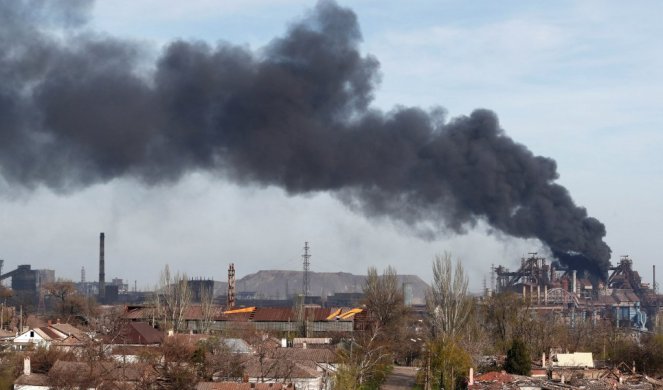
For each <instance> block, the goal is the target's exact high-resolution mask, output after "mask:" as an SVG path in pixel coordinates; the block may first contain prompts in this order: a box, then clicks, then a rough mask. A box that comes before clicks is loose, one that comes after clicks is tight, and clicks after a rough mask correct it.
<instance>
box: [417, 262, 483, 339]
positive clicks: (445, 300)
mask: <svg viewBox="0 0 663 390" xmlns="http://www.w3.org/2000/svg"><path fill="white" fill-rule="evenodd" d="M467 284H468V279H467V275H465V270H464V269H463V266H462V265H461V264H460V261H456V266H455V269H454V266H453V265H452V262H451V254H449V253H445V254H444V255H442V256H439V255H438V256H435V260H434V261H433V285H432V287H431V289H430V290H429V292H428V294H427V296H426V306H427V308H428V312H429V315H430V318H431V322H432V326H433V329H432V330H433V333H434V336H436V337H442V338H443V339H455V338H456V337H457V336H459V335H460V333H461V332H462V330H463V329H464V327H465V325H466V323H467V320H468V318H469V315H470V312H471V311H472V303H473V302H472V299H471V298H470V297H469V296H468V292H467Z"/></svg>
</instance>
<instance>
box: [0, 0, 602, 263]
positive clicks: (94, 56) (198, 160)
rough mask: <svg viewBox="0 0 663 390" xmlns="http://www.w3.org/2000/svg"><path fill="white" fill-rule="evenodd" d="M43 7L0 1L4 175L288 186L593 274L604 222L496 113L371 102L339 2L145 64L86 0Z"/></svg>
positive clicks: (369, 66) (24, 181)
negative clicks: (544, 250)
mask: <svg viewBox="0 0 663 390" xmlns="http://www.w3.org/2000/svg"><path fill="white" fill-rule="evenodd" d="M49 3H50V2H48V1H46V0H42V1H27V0H23V1H17V0H0V45H1V47H0V172H1V174H2V177H3V178H4V179H5V180H6V181H7V182H8V183H10V184H14V185H19V186H23V187H28V188H34V187H38V186H47V187H49V188H52V189H53V190H55V191H61V192H67V191H73V190H76V189H78V188H81V187H83V186H86V185H90V184H94V183H99V182H106V181H109V180H112V179H114V178H117V177H127V176H130V177H135V178H138V179H139V180H141V181H143V182H145V183H147V184H154V183H162V182H173V181H176V180H178V178H180V177H181V176H182V175H184V174H186V173H187V172H191V171H193V170H205V171H211V172H215V173H220V174H222V175H224V176H226V177H228V178H230V179H232V180H235V181H238V182H240V183H258V184H260V185H275V186H279V187H282V188H284V189H285V190H286V191H287V192H288V193H290V194H300V193H310V192H316V191H330V192H333V193H335V194H336V195H337V196H338V197H339V198H340V199H342V200H343V201H344V202H345V203H346V204H347V205H349V206H350V207H353V208H355V209H359V210H361V211H362V212H363V213H365V214H366V215H369V216H383V217H389V218H393V219H396V220H400V221H404V222H406V223H407V224H409V225H410V226H412V227H413V228H414V229H416V230H418V231H427V232H429V233H431V234H433V235H435V234H440V233H442V232H444V231H447V230H449V229H451V230H453V231H458V232H462V231H464V229H466V228H468V227H471V226H473V225H474V224H476V223H477V221H479V220H485V221H487V222H488V223H489V224H490V225H491V226H492V227H494V228H496V229H498V230H500V231H502V232H505V233H507V234H509V235H512V236H515V237H523V238H532V237H536V238H538V239H539V240H541V241H542V242H543V243H545V244H546V245H547V246H549V247H550V248H551V250H552V251H553V252H554V253H555V254H557V257H558V258H560V260H562V261H564V262H566V263H567V264H569V265H570V266H572V267H578V268H582V269H589V270H590V271H592V272H594V273H598V274H603V275H604V274H605V273H606V272H607V267H608V265H609V258H610V249H609V248H608V246H607V245H606V244H605V243H604V242H603V237H604V236H605V228H604V226H603V224H601V223H600V222H599V221H597V220H596V219H594V218H591V217H588V215H587V212H586V211H585V209H584V208H581V207H578V206H576V205H575V204H574V202H573V200H572V199H571V197H570V195H569V193H568V191H567V190H566V189H565V188H564V187H562V186H560V185H559V184H556V183H555V180H556V179H557V177H558V175H557V171H556V164H555V162H554V161H553V160H551V159H548V158H544V157H540V156H535V155H533V154H532V153H531V152H530V151H529V150H528V149H527V148H526V147H524V146H523V145H520V144H518V143H515V142H514V141H513V140H512V139H510V138H509V137H507V136H506V135H505V134H504V131H503V130H502V129H501V128H500V126H499V123H498V120H497V117H496V116H495V114H493V113H492V112H490V111H487V110H476V111H474V112H473V113H471V114H470V115H469V116H463V117H458V118H454V119H451V120H449V121H448V120H446V119H445V116H444V112H443V110H441V109H436V110H431V111H425V110H422V109H420V108H412V107H410V108H408V107H398V108H395V109H393V110H392V111H390V112H386V113H385V112H381V111H379V110H376V109H374V108H371V107H370V103H371V101H372V98H373V92H374V89H375V87H376V85H377V83H378V82H379V73H378V61H377V60H376V59H375V58H373V57H371V56H366V55H363V54H362V53H360V52H359V50H358V45H359V43H360V41H361V33H360V30H359V26H358V24H357V20H356V16H355V15H354V13H353V12H352V11H350V10H348V9H344V8H341V7H339V6H337V5H336V4H334V3H331V2H321V3H319V4H318V5H317V6H316V7H315V9H314V10H313V11H312V12H311V13H310V14H309V15H308V16H307V17H305V18H304V19H303V20H301V21H300V22H298V23H295V24H293V25H292V26H291V27H290V28H289V29H288V31H287V33H286V34H285V36H284V37H282V38H277V39H275V40H273V41H272V42H271V43H269V45H268V46H267V47H266V48H264V49H263V50H261V51H260V52H259V53H257V52H251V51H249V50H247V49H246V48H243V47H240V46H235V45H231V44H227V43H220V44H217V45H216V46H211V45H209V44H207V43H204V42H195V41H194V42H191V41H175V42H172V43H171V44H169V45H168V46H167V47H166V48H165V49H164V50H163V52H162V53H161V54H160V55H159V58H158V60H157V62H156V64H155V65H154V66H147V65H149V63H147V61H149V59H148V58H147V57H146V55H145V51H144V50H142V48H141V47H140V46H138V45H135V44H133V43H131V42H126V41H121V40H117V39H114V38H112V37H106V36H102V35H98V34H94V33H92V32H90V31H88V30H86V28H85V27H84V25H82V23H83V21H84V20H85V14H86V10H87V9H89V7H90V3H88V2H84V1H59V2H58V5H59V6H58V7H57V9H49V8H48V4H49ZM150 67H154V70H153V71H150V72H145V71H144V69H146V68H150ZM578 256H581V257H582V259H584V260H583V261H575V260H573V259H574V258H576V257H578Z"/></svg>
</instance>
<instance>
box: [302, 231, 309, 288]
mask: <svg viewBox="0 0 663 390" xmlns="http://www.w3.org/2000/svg"><path fill="white" fill-rule="evenodd" d="M310 249H311V248H310V247H309V246H308V241H306V242H304V254H303V255H302V259H304V285H303V286H302V287H303V289H302V293H303V294H304V299H306V297H307V296H308V294H309V279H308V276H309V275H308V271H309V267H310V265H311V262H310V259H311V254H310V253H309V250H310Z"/></svg>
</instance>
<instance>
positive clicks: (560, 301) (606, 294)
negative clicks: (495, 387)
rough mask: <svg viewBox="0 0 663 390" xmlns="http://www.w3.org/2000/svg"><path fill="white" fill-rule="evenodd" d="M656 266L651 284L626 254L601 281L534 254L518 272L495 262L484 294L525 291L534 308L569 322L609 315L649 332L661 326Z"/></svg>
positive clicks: (662, 300) (524, 296)
mask: <svg viewBox="0 0 663 390" xmlns="http://www.w3.org/2000/svg"><path fill="white" fill-rule="evenodd" d="M652 271H653V273H652V283H651V284H649V283H646V282H644V281H643V280H642V278H641V276H640V274H639V273H638V272H637V271H635V270H634V269H633V260H632V259H631V258H630V257H629V256H622V257H621V259H620V261H619V263H618V264H617V265H616V266H614V267H612V266H611V267H610V268H609V275H608V277H607V279H606V280H603V279H602V278H601V277H600V276H597V275H592V274H589V273H586V272H584V273H583V274H582V275H579V274H578V271H577V270H573V269H568V268H565V267H563V266H562V265H561V264H559V263H558V262H551V263H549V262H548V261H547V259H545V258H543V257H539V256H537V253H530V257H527V258H522V260H521V265H520V267H519V268H518V269H517V270H515V271H511V270H509V269H508V268H506V267H504V266H497V267H492V270H491V286H490V288H487V291H486V293H487V294H488V295H490V294H492V293H493V291H494V292H496V293H502V292H513V293H517V294H521V295H522V299H523V301H524V302H526V303H527V304H528V305H530V306H531V307H532V308H533V309H535V310H537V311H540V312H550V313H555V314H556V315H559V316H561V317H563V318H564V319H566V321H567V322H568V323H569V324H571V325H572V324H573V323H574V322H575V321H576V319H578V318H580V319H583V320H585V319H591V320H593V321H598V320H610V321H612V322H613V323H614V325H616V326H618V327H632V328H635V329H640V330H643V331H645V330H647V329H654V328H655V327H656V326H657V325H658V321H659V318H660V315H659V313H660V308H661V306H662V304H663V296H660V295H658V293H657V285H656V266H653V270H652Z"/></svg>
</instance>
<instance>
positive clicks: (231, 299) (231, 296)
mask: <svg viewBox="0 0 663 390" xmlns="http://www.w3.org/2000/svg"><path fill="white" fill-rule="evenodd" d="M227 306H228V310H230V309H232V308H233V307H235V264H234V263H230V266H229V267H228V302H227Z"/></svg>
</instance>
